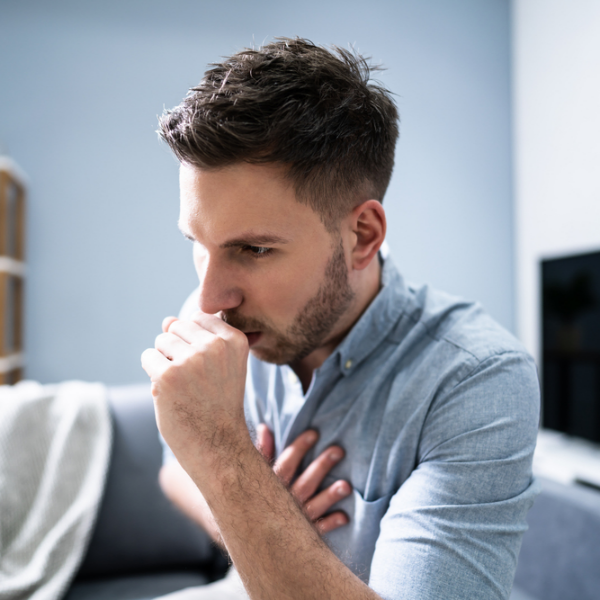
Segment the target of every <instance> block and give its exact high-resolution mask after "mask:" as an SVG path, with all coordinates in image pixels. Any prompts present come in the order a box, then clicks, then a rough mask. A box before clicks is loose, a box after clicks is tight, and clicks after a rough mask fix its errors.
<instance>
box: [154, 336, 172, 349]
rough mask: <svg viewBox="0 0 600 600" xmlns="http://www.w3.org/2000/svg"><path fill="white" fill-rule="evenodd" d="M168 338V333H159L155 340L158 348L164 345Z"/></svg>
mask: <svg viewBox="0 0 600 600" xmlns="http://www.w3.org/2000/svg"><path fill="white" fill-rule="evenodd" d="M168 339H169V334H168V333H159V334H158V335H157V336H156V338H155V340H154V346H155V347H156V348H159V347H161V346H164V345H165V343H166V342H167V340H168Z"/></svg>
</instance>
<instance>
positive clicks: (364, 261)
mask: <svg viewBox="0 0 600 600" xmlns="http://www.w3.org/2000/svg"><path fill="white" fill-rule="evenodd" d="M350 226H351V228H352V233H353V234H354V235H353V238H354V245H353V247H352V256H351V260H352V267H353V268H354V269H356V270H357V271H361V270H362V269H365V268H366V267H367V266H368V265H369V264H370V263H371V261H372V260H373V258H374V257H376V256H377V252H378V251H379V248H380V247H381V244H382V243H383V240H384V239H385V232H386V229H387V221H386V218H385V211H384V209H383V206H382V205H381V202H379V201H377V200H367V201H366V202H363V203H362V204H359V205H358V206H357V207H356V208H354V210H353V211H352V213H351V214H350Z"/></svg>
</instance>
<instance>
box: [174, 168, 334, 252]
mask: <svg viewBox="0 0 600 600" xmlns="http://www.w3.org/2000/svg"><path fill="white" fill-rule="evenodd" d="M279 173H280V170H278V169H277V168H275V167H272V166H263V165H248V164H239V165H232V166H230V167H224V168H222V169H218V170H204V169H198V168H196V167H190V166H187V165H182V166H181V170H180V187H181V190H180V191H181V211H180V220H179V228H180V229H181V230H182V232H183V234H184V235H185V236H186V237H190V238H192V239H195V240H196V241H203V240H204V239H206V241H207V242H209V241H210V243H211V244H215V245H218V246H223V247H232V246H238V245H252V246H260V245H264V246H268V245H274V244H285V243H288V242H290V241H293V240H294V239H295V238H298V237H300V238H301V237H302V236H303V235H304V234H306V233H307V232H308V231H309V230H312V231H313V233H316V232H317V231H320V230H321V229H322V228H323V227H322V224H321V221H320V218H319V216H318V215H317V214H316V213H315V212H314V211H313V210H312V208H311V207H309V206H308V205H306V204H302V203H300V202H298V201H297V199H296V195H295V193H294V190H293V188H292V187H291V186H290V185H289V182H288V181H287V180H284V179H282V178H281V177H280V175H279ZM323 231H325V230H324V228H323Z"/></svg>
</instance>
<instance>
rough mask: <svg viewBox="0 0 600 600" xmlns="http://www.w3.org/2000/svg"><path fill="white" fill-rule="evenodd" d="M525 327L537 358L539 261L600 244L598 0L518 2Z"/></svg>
mask: <svg viewBox="0 0 600 600" xmlns="http://www.w3.org/2000/svg"><path fill="white" fill-rule="evenodd" d="M513 26H514V49H513V56H514V62H513V69H514V116H515V119H514V120H515V134H514V139H515V190H516V210H515V218H516V248H517V250H516V254H517V256H518V261H517V283H518V286H517V290H518V293H517V307H518V313H517V314H518V333H519V337H521V339H522V340H523V341H524V342H525V344H526V345H527V346H528V348H529V349H530V351H532V352H533V353H534V354H535V355H536V356H538V355H539V348H538V344H539V333H538V332H539V317H540V315H539V304H540V298H539V261H540V259H541V258H550V257H554V256H560V255H563V254H571V253H577V252H581V251H589V250H598V249H600V110H599V107H600V3H599V2H597V0H575V1H574V0H516V1H515V2H514V3H513Z"/></svg>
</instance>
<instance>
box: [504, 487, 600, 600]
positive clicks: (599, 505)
mask: <svg viewBox="0 0 600 600" xmlns="http://www.w3.org/2000/svg"><path fill="white" fill-rule="evenodd" d="M540 481H541V483H542V493H541V494H540V496H539V497H538V498H537V500H536V501H535V504H534V505H533V508H532V509H531V510H530V511H529V515H528V519H527V521H528V523H529V531H527V532H526V534H525V536H524V538H523V545H522V548H521V554H520V556H519V562H518V564H517V573H516V577H515V584H516V586H517V587H518V588H519V589H520V590H523V591H524V592H526V593H528V594H530V595H531V596H534V597H535V598H540V599H542V600H565V598H577V600H597V599H598V598H599V597H600V592H599V590H600V568H598V565H600V543H599V540H600V493H599V492H597V491H595V490H592V489H589V488H586V487H583V486H579V485H563V484H560V483H557V482H553V481H550V480H546V479H540Z"/></svg>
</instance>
